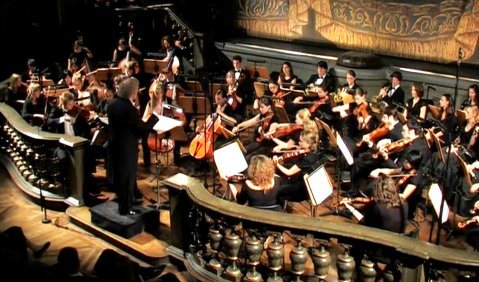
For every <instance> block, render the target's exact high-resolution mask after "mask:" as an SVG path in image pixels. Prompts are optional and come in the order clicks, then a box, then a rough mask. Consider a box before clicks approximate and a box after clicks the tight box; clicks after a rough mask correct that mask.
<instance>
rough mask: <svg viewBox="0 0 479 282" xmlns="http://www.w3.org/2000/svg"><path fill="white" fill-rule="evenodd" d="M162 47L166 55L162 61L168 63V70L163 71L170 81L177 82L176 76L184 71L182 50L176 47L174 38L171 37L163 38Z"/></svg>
mask: <svg viewBox="0 0 479 282" xmlns="http://www.w3.org/2000/svg"><path fill="white" fill-rule="evenodd" d="M161 47H162V48H163V51H164V52H165V53H166V57H165V58H163V59H162V61H163V62H167V66H166V69H164V70H161V71H162V72H164V73H166V74H167V79H168V80H169V81H176V76H177V75H178V74H179V73H180V72H181V71H183V65H182V57H181V50H180V49H179V48H178V47H177V46H176V45H175V41H174V39H173V37H171V36H169V35H165V36H163V37H162V38H161Z"/></svg>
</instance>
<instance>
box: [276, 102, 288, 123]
mask: <svg viewBox="0 0 479 282" xmlns="http://www.w3.org/2000/svg"><path fill="white" fill-rule="evenodd" d="M274 112H275V113H276V115H277V116H278V118H279V123H290V121H289V117H288V113H287V112H286V110H285V109H284V107H278V106H275V107H274Z"/></svg>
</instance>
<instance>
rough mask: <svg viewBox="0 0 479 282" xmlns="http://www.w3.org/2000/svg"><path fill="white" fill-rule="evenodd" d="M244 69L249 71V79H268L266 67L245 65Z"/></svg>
mask: <svg viewBox="0 0 479 282" xmlns="http://www.w3.org/2000/svg"><path fill="white" fill-rule="evenodd" d="M246 70H247V71H248V72H249V73H250V76H251V79H253V80H256V79H260V80H263V81H268V80H269V71H268V68H266V67H257V66H256V65H254V66H247V67H246Z"/></svg>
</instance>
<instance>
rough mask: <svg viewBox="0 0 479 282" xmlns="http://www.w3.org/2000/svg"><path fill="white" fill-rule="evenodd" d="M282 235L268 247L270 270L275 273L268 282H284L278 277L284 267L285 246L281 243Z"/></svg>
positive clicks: (276, 236)
mask: <svg viewBox="0 0 479 282" xmlns="http://www.w3.org/2000/svg"><path fill="white" fill-rule="evenodd" d="M280 238H281V235H275V237H274V240H273V242H271V243H270V244H269V245H268V249H267V251H266V252H267V253H268V268H269V269H270V270H271V271H273V276H272V277H269V278H268V280H267V281H268V282H273V281H281V282H282V281H283V279H282V278H281V277H280V276H278V271H279V270H280V269H281V267H282V266H283V256H284V246H283V244H281V243H280V242H279V240H280Z"/></svg>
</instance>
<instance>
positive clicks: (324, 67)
mask: <svg viewBox="0 0 479 282" xmlns="http://www.w3.org/2000/svg"><path fill="white" fill-rule="evenodd" d="M306 85H307V86H308V88H310V89H311V88H314V87H316V86H324V88H325V89H326V90H327V92H328V93H332V92H333V91H335V90H336V82H335V80H334V77H333V76H332V75H331V74H330V73H329V72H328V63H327V62H325V61H319V62H318V63H317V64H316V74H313V75H311V76H310V77H309V79H308V80H307V81H306Z"/></svg>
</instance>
